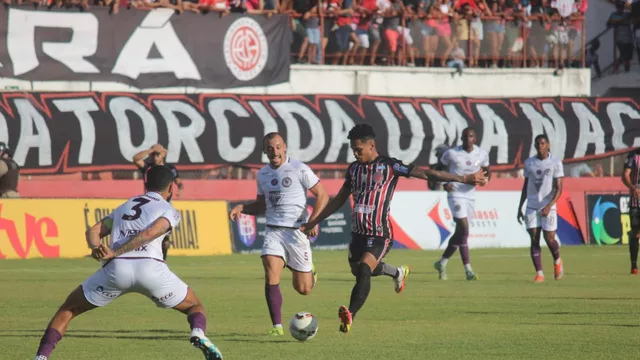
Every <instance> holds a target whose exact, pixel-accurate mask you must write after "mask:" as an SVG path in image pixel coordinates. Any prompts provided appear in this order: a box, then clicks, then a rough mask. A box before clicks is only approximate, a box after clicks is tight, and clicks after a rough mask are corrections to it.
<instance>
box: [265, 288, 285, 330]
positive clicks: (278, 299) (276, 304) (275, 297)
mask: <svg viewBox="0 0 640 360" xmlns="http://www.w3.org/2000/svg"><path fill="white" fill-rule="evenodd" d="M264 296H265V297H266V298H267V306H268V307H269V315H270V316H271V323H272V324H273V325H278V324H282V292H280V284H278V285H269V284H265V285H264Z"/></svg>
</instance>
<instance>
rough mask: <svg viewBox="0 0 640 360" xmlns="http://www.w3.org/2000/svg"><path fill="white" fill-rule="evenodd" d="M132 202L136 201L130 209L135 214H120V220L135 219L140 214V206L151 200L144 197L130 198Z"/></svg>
mask: <svg viewBox="0 0 640 360" xmlns="http://www.w3.org/2000/svg"><path fill="white" fill-rule="evenodd" d="M132 201H133V202H137V203H138V204H137V205H134V206H133V207H132V208H131V210H133V211H135V214H133V215H126V214H125V215H122V220H127V221H133V220H136V219H137V218H139V217H140V214H142V207H143V206H144V205H145V204H147V203H149V202H150V201H151V200H149V199H145V198H141V197H139V198H135V199H133V200H132Z"/></svg>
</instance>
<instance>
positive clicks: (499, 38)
mask: <svg viewBox="0 0 640 360" xmlns="http://www.w3.org/2000/svg"><path fill="white" fill-rule="evenodd" d="M489 6H490V9H491V14H492V15H493V16H494V17H498V19H494V20H488V21H487V27H486V29H485V30H486V31H487V35H488V36H489V44H490V46H491V67H493V68H497V67H498V61H499V60H500V53H501V50H502V45H503V43H504V33H505V19H504V17H505V11H506V10H507V4H506V1H505V0H498V1H494V2H492V3H491V4H490V5H489Z"/></svg>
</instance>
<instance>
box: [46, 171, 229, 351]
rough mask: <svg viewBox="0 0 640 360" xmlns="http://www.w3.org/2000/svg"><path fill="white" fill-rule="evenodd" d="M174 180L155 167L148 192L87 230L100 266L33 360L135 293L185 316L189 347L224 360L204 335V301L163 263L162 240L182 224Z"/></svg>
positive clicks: (48, 332)
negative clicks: (85, 320) (77, 320)
mask: <svg viewBox="0 0 640 360" xmlns="http://www.w3.org/2000/svg"><path fill="white" fill-rule="evenodd" d="M173 181H174V176H173V173H172V172H171V170H170V169H169V168H167V167H165V166H162V165H153V166H151V167H150V168H149V170H148V171H147V172H146V173H145V189H146V191H147V192H146V193H145V194H144V195H140V196H136V197H134V198H131V199H129V200H127V201H126V202H125V203H124V204H122V205H120V206H119V207H118V208H117V209H116V210H114V211H113V212H112V213H111V214H109V215H108V216H107V217H105V218H104V219H102V220H101V221H100V222H98V223H97V224H95V225H94V226H92V227H91V228H90V229H89V230H87V232H86V237H87V243H88V245H89V246H90V247H91V249H92V251H91V256H92V257H93V258H94V259H96V260H98V261H101V262H102V267H101V268H100V269H99V270H98V271H96V272H95V273H94V274H93V275H92V276H90V277H89V278H88V279H87V280H85V281H84V282H83V283H82V285H80V286H79V287H77V288H76V289H75V290H74V291H72V292H71V294H69V296H68V297H67V299H66V301H65V302H64V304H62V306H60V308H59V309H58V311H57V312H56V314H55V316H54V317H53V319H51V321H50V322H49V325H48V326H47V329H46V330H45V332H44V335H43V336H42V339H41V341H40V346H39V347H38V352H37V355H36V358H35V360H48V359H49V356H50V355H51V352H52V351H53V349H54V348H55V347H56V344H57V343H58V341H60V340H61V339H62V336H63V335H64V333H65V331H66V330H67V326H68V325H69V322H70V321H71V320H72V319H73V318H74V317H76V316H78V315H80V314H82V313H84V312H87V311H89V310H92V309H95V308H96V307H102V306H106V305H108V304H109V303H111V302H112V301H113V300H115V299H117V298H118V297H120V296H121V295H122V294H126V293H132V292H133V293H139V294H142V295H144V296H147V297H148V298H150V299H151V300H152V301H153V302H155V304H156V306H158V307H161V308H173V309H176V310H178V311H180V312H182V313H183V314H185V315H187V321H188V322H189V324H190V326H191V337H190V341H191V344H192V345H193V346H195V347H197V348H199V349H200V350H202V352H203V353H204V357H205V359H206V360H214V359H222V355H221V354H220V352H219V350H218V348H217V347H216V346H215V345H214V344H213V343H211V341H209V339H208V338H207V337H206V336H205V331H206V327H207V319H206V317H205V310H204V307H203V305H202V303H201V302H200V299H198V297H197V296H196V294H195V293H194V292H193V290H192V289H191V288H190V287H188V286H187V284H185V283H184V282H183V281H182V280H180V278H178V276H176V275H175V274H174V273H173V272H171V270H169V267H168V266H167V264H166V263H165V262H164V260H163V258H162V239H163V238H164V236H165V235H166V234H167V233H169V232H170V231H171V229H172V228H174V227H175V226H177V225H178V223H179V222H180V213H179V212H178V211H177V210H176V209H174V208H173V206H171V204H170V203H169V201H170V199H171V196H172V195H173V185H172V183H173ZM109 234H111V239H112V242H113V243H112V244H111V245H110V246H106V245H104V244H102V243H101V242H100V239H102V238H103V237H105V236H107V235H109ZM143 357H144V356H143Z"/></svg>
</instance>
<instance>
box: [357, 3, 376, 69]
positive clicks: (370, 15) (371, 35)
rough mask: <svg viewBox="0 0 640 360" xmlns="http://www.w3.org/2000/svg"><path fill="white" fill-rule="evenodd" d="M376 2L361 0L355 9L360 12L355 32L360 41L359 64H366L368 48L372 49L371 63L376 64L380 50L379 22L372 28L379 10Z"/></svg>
mask: <svg viewBox="0 0 640 360" xmlns="http://www.w3.org/2000/svg"><path fill="white" fill-rule="evenodd" d="M376 3H377V0H360V2H359V3H357V4H356V5H355V9H356V11H357V12H358V23H357V25H356V29H355V32H356V36H358V40H359V41H360V52H359V54H358V56H357V59H356V63H357V64H358V65H363V64H364V59H365V58H366V56H367V50H368V49H371V53H370V64H371V65H374V64H375V60H376V53H377V52H378V46H380V31H379V29H378V27H377V24H376V25H375V29H374V28H372V26H373V21H374V19H375V18H376V13H377V11H378V5H377V4H376Z"/></svg>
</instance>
